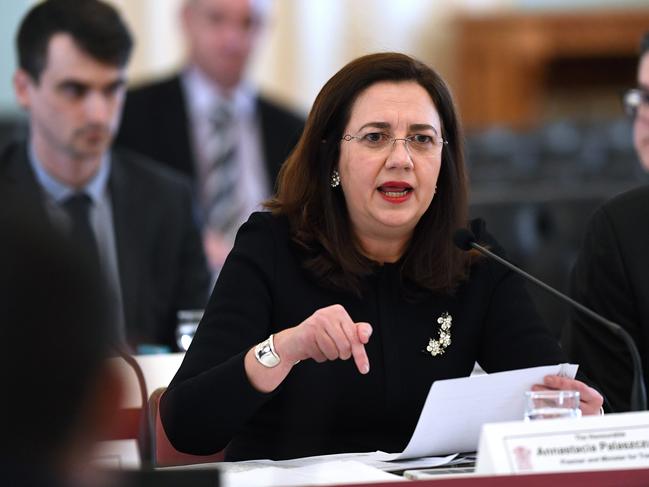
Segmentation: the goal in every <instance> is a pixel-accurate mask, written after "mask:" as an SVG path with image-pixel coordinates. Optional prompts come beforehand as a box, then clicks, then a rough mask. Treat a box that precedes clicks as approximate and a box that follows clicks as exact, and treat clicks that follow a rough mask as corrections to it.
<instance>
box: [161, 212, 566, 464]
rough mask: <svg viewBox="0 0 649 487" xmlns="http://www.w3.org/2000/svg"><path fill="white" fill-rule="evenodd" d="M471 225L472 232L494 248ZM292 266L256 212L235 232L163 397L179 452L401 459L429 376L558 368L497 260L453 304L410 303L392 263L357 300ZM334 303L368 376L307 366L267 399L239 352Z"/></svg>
mask: <svg viewBox="0 0 649 487" xmlns="http://www.w3.org/2000/svg"><path fill="white" fill-rule="evenodd" d="M479 228H480V226H479V225H476V226H474V231H476V232H477V237H478V238H479V239H481V240H482V241H484V242H486V243H488V244H490V246H491V247H492V248H494V249H495V251H497V252H500V250H501V249H500V248H499V247H498V245H497V243H496V242H494V241H493V239H491V238H490V237H489V236H488V235H487V234H486V233H484V232H482V233H480V232H479V231H478V229H479ZM301 258H302V257H301V253H300V249H299V248H298V247H297V246H296V245H295V244H294V243H292V241H291V234H290V231H289V223H288V220H287V219H286V218H284V217H274V216H271V214H269V213H253V215H252V216H251V217H250V219H249V220H248V222H247V223H245V224H244V225H243V226H242V227H241V228H240V230H239V233H238V235H237V239H236V242H235V245H234V248H233V250H232V252H231V253H230V255H229V256H228V258H227V260H226V262H225V265H224V267H223V269H222V271H221V273H220V275H219V278H218V281H217V284H216V286H215V288H214V292H213V293H212V297H211V298H210V302H209V304H208V307H207V310H206V312H205V316H204V318H203V320H202V322H201V324H200V325H199V327H198V332H197V334H196V336H195V337H194V341H193V342H192V346H191V347H190V349H189V351H188V352H187V355H186V356H185V360H184V361H183V363H182V365H181V367H180V369H179V370H178V373H177V374H176V376H175V377H174V379H173V381H172V382H171V384H170V385H169V388H168V389H167V391H166V393H165V394H164V395H163V396H162V401H161V405H160V411H161V415H162V420H163V423H164V426H165V431H166V432H167V435H168V436H169V439H170V440H171V441H172V442H173V443H174V445H175V446H176V448H179V449H181V450H183V451H188V452H191V453H196V454H206V453H213V452H215V451H218V450H220V449H222V448H223V447H224V446H225V445H226V444H228V448H227V451H226V459H229V460H243V459H253V458H272V459H282V458H292V457H297V456H309V455H316V454H325V453H341V452H352V451H355V452H361V451H375V450H383V451H387V452H396V451H402V450H403V448H404V447H405V446H406V443H407V441H408V439H409V438H410V436H411V435H412V432H413V430H414V428H415V425H416V423H417V419H418V417H419V414H420V412H421V409H422V407H423V404H424V401H425V399H426V396H427V394H428V391H429V389H430V386H431V384H432V383H433V382H434V381H436V380H440V379H449V378H454V377H463V376H468V375H469V374H470V373H471V371H472V369H473V365H474V363H475V362H476V361H478V362H479V363H480V365H481V366H482V367H483V368H484V370H486V371H488V372H497V371H502V370H509V369H516V368H524V367H532V366H535V365H549V364H555V363H560V362H562V361H563V355H562V353H561V350H560V349H559V344H558V342H557V341H556V340H555V339H554V338H553V337H552V336H551V335H550V332H549V330H548V329H547V328H546V327H545V325H544V324H543V323H542V322H541V320H540V317H539V316H538V314H537V313H536V311H535V309H534V306H533V304H532V302H531V300H530V298H529V296H528V294H527V292H526V291H525V286H524V283H523V281H522V278H521V277H519V276H517V275H516V274H514V273H513V272H511V271H509V270H508V269H506V268H505V267H503V266H502V265H500V264H498V263H497V262H493V261H491V260H486V259H484V260H482V261H480V262H478V263H477V264H475V266H474V267H473V268H472V271H471V275H470V279H469V280H468V281H467V282H465V283H464V284H462V285H461V286H460V288H459V289H458V290H457V292H456V294H455V295H452V296H451V295H440V294H436V295H433V294H432V293H426V296H425V297H424V298H421V299H418V300H413V299H411V298H410V297H408V296H405V295H404V293H403V292H402V288H401V286H400V263H395V264H385V265H383V266H379V265H377V266H376V268H375V272H374V273H373V274H372V275H370V276H368V277H366V278H364V279H363V293H362V296H361V297H358V296H356V295H354V294H352V293H349V292H343V291H335V290H331V289H329V288H326V287H323V286H322V285H320V284H319V283H317V282H316V281H315V280H314V279H313V278H312V276H311V275H310V274H309V273H308V272H307V271H305V270H304V269H303V267H302V265H301ZM333 304H340V305H342V306H344V308H345V309H346V310H347V312H348V313H349V315H350V317H351V318H352V320H354V321H355V322H359V321H365V322H368V323H370V324H371V325H372V327H373V333H372V337H371V338H370V341H369V343H368V344H367V345H366V347H365V348H366V351H367V353H368V357H369V361H370V372H369V373H368V374H367V375H361V374H359V373H358V371H357V370H356V368H355V365H354V362H353V360H351V359H350V360H347V361H343V360H336V361H332V362H325V363H321V364H318V363H316V362H315V361H313V360H305V361H303V362H301V363H299V364H298V365H296V366H295V367H294V368H293V370H292V371H291V372H290V374H289V375H288V377H287V378H286V380H285V381H284V382H283V383H282V385H281V386H280V387H278V388H277V389H276V390H275V391H274V392H272V393H270V394H262V393H260V392H258V391H256V390H255V389H254V388H253V387H252V386H251V385H250V383H249V381H248V379H247V377H246V374H245V371H244V364H243V361H244V356H245V354H246V352H247V351H248V350H249V349H250V348H251V347H252V346H253V345H254V344H255V343H259V342H260V341H262V340H264V339H265V338H267V337H268V335H269V334H270V333H277V332H278V331H280V330H282V329H285V328H289V327H293V326H297V325H299V324H300V323H301V322H302V321H303V320H305V319H306V318H308V317H309V316H310V315H312V314H313V313H314V312H315V311H316V310H318V309H320V308H323V307H326V306H330V305H333ZM445 312H448V313H449V314H450V315H451V317H452V323H451V329H450V332H451V343H450V345H449V346H448V347H447V348H446V350H445V353H444V354H442V355H437V356H432V355H431V354H430V353H428V352H427V351H426V347H427V345H428V344H429V340H430V339H431V338H433V339H437V338H438V337H439V332H440V324H439V322H438V321H437V320H438V318H439V317H440V316H442V314H443V313H445ZM475 407H479V405H478V404H476V405H475ZM521 415H522V411H521ZM431 434H435V433H434V432H431Z"/></svg>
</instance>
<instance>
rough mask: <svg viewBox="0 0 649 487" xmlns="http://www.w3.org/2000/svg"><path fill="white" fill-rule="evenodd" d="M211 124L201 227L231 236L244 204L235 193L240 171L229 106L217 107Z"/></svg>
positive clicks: (234, 127)
mask: <svg viewBox="0 0 649 487" xmlns="http://www.w3.org/2000/svg"><path fill="white" fill-rule="evenodd" d="M211 122H212V128H213V137H212V138H213V141H212V142H213V151H212V153H213V154H214V156H213V159H212V161H213V162H212V164H211V165H210V167H209V168H208V170H207V172H206V177H205V181H204V183H203V210H204V214H205V224H206V225H207V226H208V227H209V228H210V229H212V230H214V231H215V232H218V233H220V234H224V235H233V234H234V233H235V232H236V230H237V228H238V227H239V225H240V224H241V221H242V219H243V216H244V215H243V212H244V203H243V201H242V200H241V194H240V192H239V191H238V187H239V186H238V185H239V184H240V181H241V172H242V171H241V166H240V164H239V161H238V160H237V132H236V125H235V120H234V117H233V115H232V111H231V109H230V107H228V106H226V105H220V106H219V107H218V108H217V110H216V111H215V112H214V114H213V115H212V117H211Z"/></svg>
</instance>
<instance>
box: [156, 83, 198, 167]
mask: <svg viewBox="0 0 649 487" xmlns="http://www.w3.org/2000/svg"><path fill="white" fill-rule="evenodd" d="M164 98H165V99H164V100H160V102H161V103H160V107H161V116H160V123H161V124H162V126H163V127H162V134H163V137H166V143H167V144H169V150H171V151H172V152H173V154H174V159H175V160H176V161H178V166H177V169H178V170H179V171H181V172H183V173H185V174H188V175H189V176H191V177H192V178H193V177H194V175H195V172H196V171H195V168H196V164H195V159H194V151H193V149H192V144H191V140H190V137H189V127H190V123H191V122H190V120H189V115H188V110H187V100H186V99H185V93H184V92H183V88H182V84H181V80H180V76H175V77H174V78H172V79H171V81H170V83H169V85H168V87H167V90H166V93H165V97H164Z"/></svg>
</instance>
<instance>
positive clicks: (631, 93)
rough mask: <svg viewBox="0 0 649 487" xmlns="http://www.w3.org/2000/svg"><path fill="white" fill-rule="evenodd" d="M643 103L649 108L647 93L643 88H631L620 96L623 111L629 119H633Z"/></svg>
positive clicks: (648, 93) (648, 94)
mask: <svg viewBox="0 0 649 487" xmlns="http://www.w3.org/2000/svg"><path fill="white" fill-rule="evenodd" d="M643 103H644V104H645V105H648V106H649V91H647V90H645V89H644V88H631V89H630V90H627V91H625V92H624V93H623V94H622V105H623V106H624V111H625V112H626V114H627V115H628V116H629V117H631V118H635V116H636V115H637V113H638V108H640V105H642V104H643Z"/></svg>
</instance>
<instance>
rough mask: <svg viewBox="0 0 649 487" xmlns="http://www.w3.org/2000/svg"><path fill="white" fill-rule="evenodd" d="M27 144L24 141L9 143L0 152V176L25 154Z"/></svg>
mask: <svg viewBox="0 0 649 487" xmlns="http://www.w3.org/2000/svg"><path fill="white" fill-rule="evenodd" d="M26 147H27V144H26V143H25V142H24V141H15V140H14V141H11V142H8V143H7V144H6V145H4V146H3V147H2V149H1V150H0V174H1V173H3V172H5V171H6V170H7V168H8V167H9V166H10V165H12V164H14V162H15V161H16V160H17V159H18V158H19V157H22V156H23V155H24V154H25V153H26Z"/></svg>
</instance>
